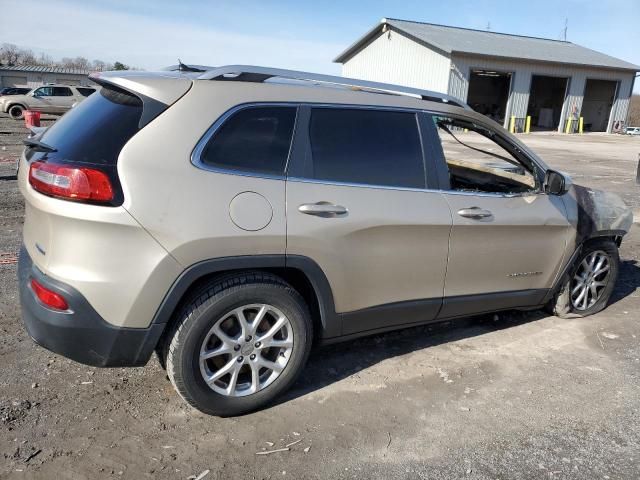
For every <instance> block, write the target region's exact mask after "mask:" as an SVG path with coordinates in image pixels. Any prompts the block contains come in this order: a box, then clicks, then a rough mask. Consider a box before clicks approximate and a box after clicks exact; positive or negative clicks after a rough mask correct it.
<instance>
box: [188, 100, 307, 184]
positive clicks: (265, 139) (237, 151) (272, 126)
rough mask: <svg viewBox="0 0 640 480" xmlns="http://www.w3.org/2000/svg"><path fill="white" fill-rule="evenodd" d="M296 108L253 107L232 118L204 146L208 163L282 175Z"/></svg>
mask: <svg viewBox="0 0 640 480" xmlns="http://www.w3.org/2000/svg"><path fill="white" fill-rule="evenodd" d="M295 119H296V107H251V108H246V109H243V110H240V111H239V112H237V113H235V114H234V115H233V116H231V118H229V119H228V120H227V121H226V122H225V123H224V124H223V125H222V126H221V127H220V128H219V129H218V130H217V131H216V133H215V134H214V136H213V137H212V138H211V140H209V142H208V143H207V145H206V146H205V147H204V149H203V151H202V153H201V155H200V162H201V163H202V164H204V165H208V166H212V167H216V168H221V169H225V170H234V171H241V172H248V173H256V174H260V173H263V174H271V175H282V174H284V169H285V167H286V163H287V158H288V156H289V147H290V145H291V137H292V135H293V125H294V123H295Z"/></svg>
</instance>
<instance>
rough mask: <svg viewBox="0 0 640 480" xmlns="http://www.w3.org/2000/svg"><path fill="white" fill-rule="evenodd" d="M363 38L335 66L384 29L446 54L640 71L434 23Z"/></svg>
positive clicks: (574, 49) (569, 48)
mask: <svg viewBox="0 0 640 480" xmlns="http://www.w3.org/2000/svg"><path fill="white" fill-rule="evenodd" d="M380 23H381V25H376V26H375V27H374V28H373V29H371V30H370V31H369V32H367V33H366V34H365V35H364V36H363V37H361V38H360V39H358V40H357V41H356V42H355V43H354V44H352V45H351V46H350V47H349V48H347V49H346V50H345V51H344V52H342V53H341V54H340V55H338V57H336V59H335V60H334V62H337V63H344V62H346V61H347V60H349V59H350V58H351V57H352V56H354V55H355V54H356V53H358V52H359V51H360V50H361V49H362V48H364V47H365V46H366V45H367V44H368V43H369V42H371V41H372V40H373V39H375V38H376V37H377V36H378V35H380V34H381V33H382V32H383V28H384V26H385V25H386V26H387V27H388V28H390V29H391V30H395V31H398V32H401V33H403V34H405V35H406V36H408V37H409V38H411V39H412V40H414V41H416V42H418V43H421V44H423V45H425V46H427V47H430V48H435V49H437V50H440V51H442V52H444V53H446V54H452V53H463V54H468V55H480V56H485V57H495V58H509V59H518V60H532V61H538V62H553V63H565V64H572V65H581V66H591V67H601V68H615V69H623V70H633V71H640V67H639V66H637V65H633V64H632V63H629V62H625V61H624V60H620V59H618V58H615V57H611V56H609V55H606V54H604V53H600V52H596V51H595V50H591V49H589V48H586V47H582V46H580V45H576V44H575V43H571V42H565V41H562V40H552V39H549V38H538V37H526V36H523V35H511V34H508V33H498V32H489V31H485V30H473V29H470V28H460V27H449V26H446V25H436V24H433V23H422V22H412V21H408V20H398V19H393V18H383V19H382V20H381V21H380Z"/></svg>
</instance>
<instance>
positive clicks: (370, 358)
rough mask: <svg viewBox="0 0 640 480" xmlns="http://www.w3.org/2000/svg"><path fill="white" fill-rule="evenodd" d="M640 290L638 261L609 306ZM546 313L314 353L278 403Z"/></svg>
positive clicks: (413, 331)
mask: <svg viewBox="0 0 640 480" xmlns="http://www.w3.org/2000/svg"><path fill="white" fill-rule="evenodd" d="M639 286H640V267H638V266H637V262H636V261H635V260H626V261H623V262H621V263H620V274H619V277H618V282H617V285H616V289H615V290H614V292H613V296H612V298H611V302H610V304H614V303H617V302H619V301H620V300H622V299H623V298H625V297H627V296H628V295H631V294H632V293H634V292H635V291H636V289H637V288H638V287H639ZM547 316H548V314H547V313H546V312H545V311H544V310H533V311H516V310H514V311H507V312H501V313H497V314H486V315H479V316H475V317H467V318H462V319H457V320H453V321H448V322H442V323H435V324H430V325H423V326H418V327H412V328H406V329H403V330H397V331H394V332H389V333H383V334H378V335H374V336H371V337H365V338H362V339H358V340H354V341H348V342H344V343H340V344H337V345H331V346H326V347H319V348H316V349H314V350H313V351H312V353H311V357H310V358H309V363H308V364H307V367H306V368H305V370H304V371H303V373H302V375H301V377H300V380H299V381H298V382H297V384H296V386H295V387H294V388H293V389H292V390H291V391H290V392H289V393H288V394H286V395H284V397H282V399H281V401H280V402H277V403H285V402H288V401H289V400H293V399H295V398H298V397H301V396H304V395H307V394H309V393H312V392H314V391H316V390H320V389H322V388H324V387H326V386H328V385H331V384H332V383H334V382H338V381H340V380H342V379H344V378H347V377H349V376H351V375H353V374H355V373H357V372H359V371H361V370H364V369H367V368H369V367H372V366H374V365H376V364H377V363H379V362H382V361H384V360H386V359H389V358H393V357H397V356H401V355H406V354H408V353H411V352H414V351H417V350H422V349H425V348H429V347H434V346H437V345H441V344H445V343H449V342H454V341H457V340H461V339H465V338H472V337H476V336H479V335H484V334H486V333H491V332H495V331H498V330H503V329H506V328H512V327H516V326H519V325H523V324H525V323H529V322H534V321H537V320H541V319H543V318H546V317H547Z"/></svg>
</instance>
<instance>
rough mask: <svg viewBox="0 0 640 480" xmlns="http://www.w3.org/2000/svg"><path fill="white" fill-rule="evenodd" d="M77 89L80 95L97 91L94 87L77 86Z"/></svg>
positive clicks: (84, 95)
mask: <svg viewBox="0 0 640 480" xmlns="http://www.w3.org/2000/svg"><path fill="white" fill-rule="evenodd" d="M76 90H78V93H79V94H80V95H82V96H83V97H88V96H89V95H91V94H92V93H96V91H95V89H93V88H82V87H78V88H76Z"/></svg>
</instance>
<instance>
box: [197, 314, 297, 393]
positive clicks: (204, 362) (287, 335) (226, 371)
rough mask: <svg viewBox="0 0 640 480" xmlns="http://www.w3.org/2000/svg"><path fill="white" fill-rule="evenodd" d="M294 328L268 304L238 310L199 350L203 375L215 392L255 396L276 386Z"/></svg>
mask: <svg viewBox="0 0 640 480" xmlns="http://www.w3.org/2000/svg"><path fill="white" fill-rule="evenodd" d="M293 341H294V338H293V328H292V327H291V323H290V322H289V319H288V318H287V317H286V315H284V314H283V313H282V312H281V311H280V310H278V309H277V308H275V307H274V306H272V305H268V304H251V305H245V306H242V307H239V308H236V309H234V310H232V311H230V312H228V313H227V314H225V315H223V316H222V317H221V318H219V319H218V320H217V321H216V322H215V324H214V325H213V327H211V329H210V330H209V332H208V333H207V335H206V337H205V339H204V341H203V342H202V346H201V348H200V353H199V355H200V357H199V361H200V373H201V374H202V378H203V379H204V381H205V382H206V383H207V385H208V386H209V388H211V389H212V390H213V391H215V392H216V393H219V394H221V395H225V396H229V397H242V396H246V395H251V394H254V393H256V392H258V391H260V390H262V389H264V388H266V387H267V386H269V385H270V384H271V383H273V381H274V380H276V378H278V377H279V376H280V374H281V373H282V371H283V370H284V368H285V367H286V366H287V363H288V362H289V359H290V357H291V352H292V350H293Z"/></svg>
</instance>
